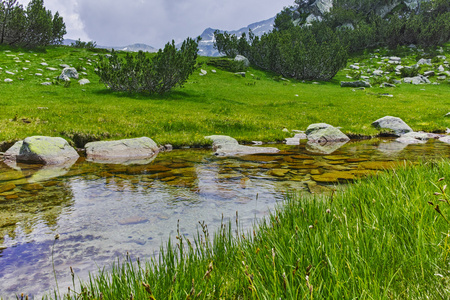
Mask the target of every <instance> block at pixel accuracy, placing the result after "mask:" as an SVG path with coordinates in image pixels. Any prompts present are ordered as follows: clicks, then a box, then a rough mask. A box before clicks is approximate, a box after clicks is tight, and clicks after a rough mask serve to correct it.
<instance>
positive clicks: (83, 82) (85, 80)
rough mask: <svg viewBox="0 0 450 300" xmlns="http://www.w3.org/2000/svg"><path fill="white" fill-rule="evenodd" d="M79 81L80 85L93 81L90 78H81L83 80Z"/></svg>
mask: <svg viewBox="0 0 450 300" xmlns="http://www.w3.org/2000/svg"><path fill="white" fill-rule="evenodd" d="M78 83H79V84H80V85H85V84H89V83H91V82H90V81H89V79H81V80H79V81H78Z"/></svg>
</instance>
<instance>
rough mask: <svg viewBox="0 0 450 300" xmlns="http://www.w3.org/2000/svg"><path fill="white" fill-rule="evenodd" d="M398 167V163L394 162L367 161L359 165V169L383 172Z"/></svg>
mask: <svg viewBox="0 0 450 300" xmlns="http://www.w3.org/2000/svg"><path fill="white" fill-rule="evenodd" d="M398 165H399V162H395V161H368V162H362V163H360V164H359V167H361V168H364V169H370V170H384V169H392V168H395V167H397V166H398Z"/></svg>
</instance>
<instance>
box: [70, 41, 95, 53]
mask: <svg viewBox="0 0 450 300" xmlns="http://www.w3.org/2000/svg"><path fill="white" fill-rule="evenodd" d="M70 46H71V47H74V48H83V49H89V50H92V49H95V48H97V43H96V42H94V41H90V42H82V41H81V40H80V39H78V40H77V41H75V43H71V44H70Z"/></svg>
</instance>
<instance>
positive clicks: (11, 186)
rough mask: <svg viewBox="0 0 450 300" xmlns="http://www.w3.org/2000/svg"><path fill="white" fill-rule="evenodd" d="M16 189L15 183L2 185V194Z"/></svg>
mask: <svg viewBox="0 0 450 300" xmlns="http://www.w3.org/2000/svg"><path fill="white" fill-rule="evenodd" d="M15 188H16V185H15V184H14V183H6V184H0V193H4V192H8V191H11V190H13V189H15Z"/></svg>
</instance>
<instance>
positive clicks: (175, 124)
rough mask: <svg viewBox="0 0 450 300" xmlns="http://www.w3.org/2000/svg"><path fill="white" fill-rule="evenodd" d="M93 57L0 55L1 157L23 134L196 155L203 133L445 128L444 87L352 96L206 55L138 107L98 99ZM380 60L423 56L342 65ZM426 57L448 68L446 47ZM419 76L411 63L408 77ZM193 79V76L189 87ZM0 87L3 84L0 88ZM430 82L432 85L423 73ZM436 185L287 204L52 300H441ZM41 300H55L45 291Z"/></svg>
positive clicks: (374, 55)
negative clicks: (136, 143)
mask: <svg viewBox="0 0 450 300" xmlns="http://www.w3.org/2000/svg"><path fill="white" fill-rule="evenodd" d="M105 53H106V52H104V51H94V52H93V51H88V50H85V49H75V48H70V47H49V48H47V49H46V50H45V51H34V52H30V51H28V50H22V49H10V48H0V68H1V69H0V95H1V96H0V146H1V147H0V151H4V150H6V149H7V147H8V146H9V145H10V144H11V143H12V142H14V141H17V140H20V139H23V138H25V137H27V136H32V135H49V136H61V137H64V138H66V139H68V140H69V141H70V142H71V143H72V144H73V145H75V146H77V147H80V148H82V147H83V146H84V144H85V143H86V142H88V141H91V140H101V139H121V138H130V137H139V136H148V137H150V138H152V139H154V140H155V141H156V142H157V143H158V144H167V143H170V144H172V145H174V146H175V147H181V146H193V147H200V146H205V145H208V144H210V141H208V140H205V139H204V136H206V135H211V134H224V135H230V136H232V137H234V138H236V139H237V140H239V141H240V142H250V141H254V140H259V141H265V142H270V141H280V140H283V139H284V138H286V137H291V136H292V133H288V132H284V131H283V129H284V128H287V129H288V130H305V129H306V127H307V126H308V125H309V124H311V123H318V122H325V123H329V124H331V125H334V126H339V127H341V128H342V131H343V132H344V133H346V134H349V135H351V136H352V137H359V136H374V135H377V134H378V133H379V132H378V131H377V130H376V129H374V128H372V126H371V123H372V122H373V121H375V120H376V119H378V118H381V117H384V116H387V115H392V116H396V117H400V118H402V119H403V120H404V121H405V122H406V123H408V125H410V126H411V127H412V128H413V129H414V130H415V131H419V130H423V131H428V132H444V131H445V130H446V128H448V127H450V118H446V117H444V115H445V114H446V113H448V112H449V111H450V109H449V107H450V96H449V95H450V84H449V81H448V79H446V80H442V81H441V82H440V84H439V85H431V84H430V85H417V86H416V85H411V84H400V85H397V87H395V88H380V87H379V86H380V84H381V83H382V82H383V81H390V80H392V79H394V78H396V79H398V78H399V77H398V76H397V75H395V73H392V75H390V74H388V75H385V76H383V77H382V78H373V79H372V80H373V82H372V85H373V86H374V87H372V88H368V89H365V90H359V89H352V88H341V87H340V85H339V83H340V81H351V80H352V79H349V78H348V77H349V76H350V77H358V76H359V75H361V74H359V75H357V74H355V71H354V70H351V69H344V70H341V71H340V72H339V73H338V74H337V76H336V77H335V78H334V79H333V80H331V81H330V82H300V81H293V80H290V81H289V80H283V79H280V78H279V77H278V76H276V75H275V74H270V73H267V72H263V71H261V70H258V69H253V68H250V69H249V70H248V71H247V72H246V77H245V78H244V77H242V76H240V75H235V74H234V73H231V72H227V71H224V70H220V69H216V68H213V67H212V66H209V65H208V64H207V62H208V58H205V57H200V58H199V59H198V64H199V66H198V69H197V71H196V72H195V73H194V74H193V75H192V76H191V77H190V79H189V80H188V82H187V83H186V84H185V85H184V86H183V87H178V88H175V89H174V90H173V91H172V92H171V93H169V94H167V95H162V96H161V95H153V96H150V95H144V94H127V93H115V92H111V91H109V90H108V89H107V88H106V87H105V86H104V85H103V84H102V83H100V82H99V78H98V76H97V75H96V74H95V72H94V69H95V61H96V60H97V59H98V56H99V55H104V54H105ZM391 55H398V56H400V57H402V64H403V63H404V64H405V65H412V64H414V63H415V62H416V61H417V58H418V57H419V56H420V55H423V52H420V51H417V50H410V49H407V48H403V49H400V50H397V51H392V52H390V51H388V50H386V49H380V50H379V51H375V50H374V51H370V52H367V53H360V54H359V55H358V56H355V57H352V58H351V59H350V60H349V62H348V65H350V64H354V63H358V64H359V66H360V67H361V71H363V70H364V71H363V72H364V73H363V75H367V74H368V72H367V71H365V70H366V69H371V70H372V71H373V70H375V69H377V68H379V67H381V68H383V70H385V71H389V70H390V69H389V66H387V64H386V58H383V57H388V56H391ZM433 55H434V56H433V57H436V55H445V56H447V57H450V45H449V44H447V45H446V46H445V47H444V48H443V53H438V54H433ZM42 63H44V65H42ZM45 64H46V65H45ZM60 64H67V65H71V66H73V67H76V68H77V69H78V71H79V72H85V74H80V79H81V78H87V79H89V80H90V81H91V83H90V84H87V85H83V86H81V85H79V84H78V82H77V80H72V81H71V83H70V84H64V83H63V82H58V81H57V80H55V79H54V78H55V77H56V76H58V75H59V74H60V73H61V70H62V68H61V67H60ZM433 64H434V66H433V68H434V67H437V66H439V65H441V64H445V59H444V58H437V57H436V58H435V59H434V62H433ZM48 67H50V68H56V69H57V70H48V69H47V68H48ZM24 68H25V69H24ZM427 68H431V67H427V66H422V67H421V72H423V71H426V70H427ZM201 69H203V70H206V71H207V74H206V75H205V76H200V74H199V73H200V70H201ZM213 69H214V70H216V73H214V72H212V70H213ZM446 70H447V71H448V68H447V69H446ZM6 71H8V72H12V73H14V75H11V74H7V73H6ZM37 73H38V74H41V75H36V74H37ZM387 77H390V78H387ZM6 78H10V79H12V80H13V82H11V83H6V82H4V80H5V79H6ZM431 80H432V81H433V82H436V81H437V79H436V76H434V77H432V78H431ZM43 82H53V84H52V85H50V86H44V85H41V83H43ZM383 94H389V95H392V97H390V96H386V95H383ZM442 178H443V179H442ZM449 179H450V164H449V163H448V161H440V162H424V163H422V164H420V165H418V166H414V167H412V166H409V165H405V166H404V168H400V169H399V170H395V171H391V172H387V173H384V174H381V175H379V176H377V177H373V178H369V179H366V180H364V181H360V182H357V183H356V184H355V185H352V186H350V187H348V188H346V189H345V190H339V191H338V192H336V193H335V194H333V195H331V196H330V195H323V196H310V195H302V194H296V193H292V194H289V195H288V196H287V198H286V200H285V202H284V203H283V205H281V206H280V207H279V208H278V209H277V210H276V211H274V212H273V213H272V214H271V215H270V216H269V217H268V218H267V219H266V220H262V221H260V222H259V223H258V224H255V225H254V227H253V230H251V231H249V232H243V231H242V230H241V229H239V224H238V221H236V223H233V224H223V226H222V228H221V229H220V230H219V231H217V232H208V229H207V226H206V225H203V227H202V229H203V230H201V231H200V232H199V234H198V236H197V238H196V239H195V240H189V239H187V238H185V237H183V236H182V234H180V233H179V234H178V236H177V237H176V239H174V240H173V241H172V242H169V244H167V245H165V246H164V249H165V250H163V251H161V253H162V254H161V255H160V256H159V257H157V258H154V259H151V260H148V259H147V258H141V260H139V259H137V258H129V257H126V258H124V260H122V261H120V262H118V263H117V264H116V265H115V266H113V267H112V270H111V268H110V267H109V266H108V267H107V269H105V271H103V272H100V274H99V275H98V276H95V277H92V278H90V279H89V280H88V281H87V282H84V283H82V284H80V283H79V282H78V280H77V279H76V274H74V286H75V291H73V290H72V291H69V293H68V294H66V295H61V296H62V298H64V299H153V300H155V299H158V300H159V299H334V298H344V299H350V298H357V299H423V298H429V299H448V298H449V297H450V288H449V287H450V271H449V270H450V266H449V264H450V261H449V259H450V258H449V254H450V240H449V238H450V227H449V220H450V205H449V196H448V195H447V194H446V190H445V189H446V184H447V183H448V180H449ZM435 193H438V194H435ZM49 299H61V297H60V296H59V295H58V294H57V293H54V294H51V295H49Z"/></svg>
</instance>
